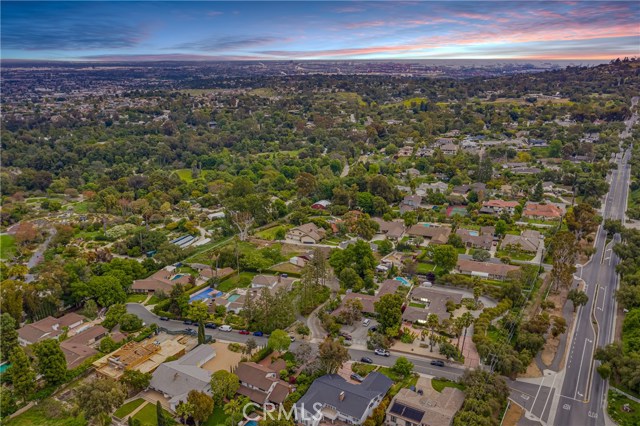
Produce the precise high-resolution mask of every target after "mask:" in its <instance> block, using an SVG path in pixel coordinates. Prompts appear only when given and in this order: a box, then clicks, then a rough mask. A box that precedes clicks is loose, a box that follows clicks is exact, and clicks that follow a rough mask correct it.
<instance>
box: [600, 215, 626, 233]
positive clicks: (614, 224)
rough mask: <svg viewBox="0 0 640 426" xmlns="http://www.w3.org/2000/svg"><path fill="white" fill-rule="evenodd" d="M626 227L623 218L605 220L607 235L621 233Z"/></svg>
mask: <svg viewBox="0 0 640 426" xmlns="http://www.w3.org/2000/svg"><path fill="white" fill-rule="evenodd" d="M623 229H624V226H623V225H622V221H621V220H619V219H618V220H615V219H605V220H604V230H605V231H607V235H609V237H613V236H614V235H615V234H619V233H621V232H622V230H623Z"/></svg>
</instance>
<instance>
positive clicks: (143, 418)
mask: <svg viewBox="0 0 640 426" xmlns="http://www.w3.org/2000/svg"><path fill="white" fill-rule="evenodd" d="M162 411H163V414H164V418H165V419H166V420H168V422H167V424H175V422H174V421H173V416H172V415H171V413H169V412H168V411H167V410H164V409H163V410H162ZM133 418H134V419H138V420H140V423H141V424H143V425H148V426H158V417H157V415H156V406H155V404H150V403H149V404H147V405H145V406H144V407H142V409H141V410H140V411H138V412H137V413H136V414H135V416H133Z"/></svg>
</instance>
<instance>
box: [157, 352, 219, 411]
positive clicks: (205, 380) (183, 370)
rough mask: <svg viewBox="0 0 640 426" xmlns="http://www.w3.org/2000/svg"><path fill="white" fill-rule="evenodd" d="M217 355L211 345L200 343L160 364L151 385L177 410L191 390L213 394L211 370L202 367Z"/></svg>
mask: <svg viewBox="0 0 640 426" xmlns="http://www.w3.org/2000/svg"><path fill="white" fill-rule="evenodd" d="M215 356H216V351H215V350H214V349H213V347H211V346H210V345H200V346H197V347H196V348H195V349H193V350H192V351H191V352H189V353H187V354H186V355H184V356H183V357H182V358H180V359H178V360H176V361H170V362H165V363H162V364H160V366H159V367H158V368H157V369H156V370H155V371H154V372H153V377H152V378H151V383H150V384H149V387H150V388H151V389H153V390H155V391H158V392H160V393H162V394H163V395H164V397H165V398H167V400H168V402H169V405H170V406H171V409H172V410H174V411H175V409H176V407H177V406H178V404H180V402H184V401H186V400H187V395H188V393H189V391H191V390H197V391H200V392H205V393H208V394H211V388H210V384H209V383H210V382H211V371H209V370H205V369H204V368H201V367H202V365H203V364H205V363H206V362H207V361H209V360H211V359H213V358H214V357H215Z"/></svg>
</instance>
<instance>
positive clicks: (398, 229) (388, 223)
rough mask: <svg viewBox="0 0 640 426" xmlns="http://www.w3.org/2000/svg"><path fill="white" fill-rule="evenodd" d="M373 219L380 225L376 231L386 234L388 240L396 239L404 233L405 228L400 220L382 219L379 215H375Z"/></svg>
mask: <svg viewBox="0 0 640 426" xmlns="http://www.w3.org/2000/svg"><path fill="white" fill-rule="evenodd" d="M373 220H374V221H375V222H377V223H378V225H379V226H380V227H379V228H378V233H379V234H384V235H386V236H387V238H388V239H390V240H398V239H400V238H401V237H402V235H403V234H404V229H405V228H404V221H402V220H383V219H380V218H379V217H375V218H373Z"/></svg>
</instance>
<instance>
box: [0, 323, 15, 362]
mask: <svg viewBox="0 0 640 426" xmlns="http://www.w3.org/2000/svg"><path fill="white" fill-rule="evenodd" d="M16 346H18V332H17V331H16V320H15V319H13V317H12V316H11V315H9V314H8V313H6V312H4V313H3V314H2V316H0V354H1V355H2V360H3V361H6V360H7V359H9V355H10V354H11V350H12V349H13V348H15V347H16Z"/></svg>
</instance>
